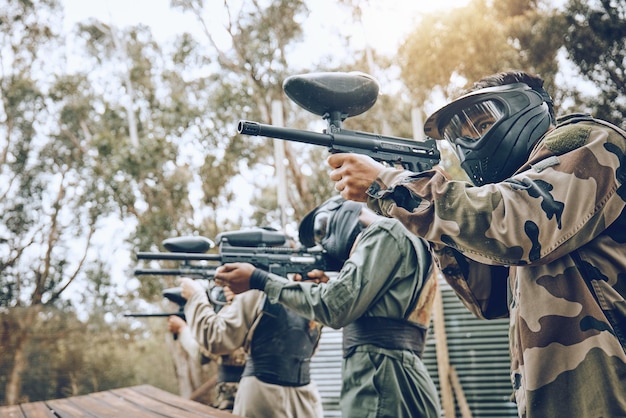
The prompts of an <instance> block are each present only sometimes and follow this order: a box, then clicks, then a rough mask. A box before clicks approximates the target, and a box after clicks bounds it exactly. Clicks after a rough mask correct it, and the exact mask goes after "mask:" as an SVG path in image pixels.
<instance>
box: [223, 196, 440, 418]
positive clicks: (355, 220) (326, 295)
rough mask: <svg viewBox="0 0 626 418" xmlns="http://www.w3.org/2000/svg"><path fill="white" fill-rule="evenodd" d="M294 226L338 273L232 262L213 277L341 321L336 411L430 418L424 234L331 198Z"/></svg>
mask: <svg viewBox="0 0 626 418" xmlns="http://www.w3.org/2000/svg"><path fill="white" fill-rule="evenodd" d="M299 233H300V241H301V243H302V244H304V245H305V246H307V247H313V246H316V245H321V246H322V247H323V248H324V249H325V250H326V255H327V258H328V270H329V271H340V272H339V274H338V276H337V277H333V278H332V279H330V280H328V278H327V277H325V274H324V272H320V271H319V270H316V271H313V272H311V273H309V278H313V279H317V280H314V282H311V281H302V282H298V281H291V280H288V279H286V278H283V277H280V276H277V275H275V274H269V273H267V272H265V271H263V270H260V269H256V268H255V267H254V266H253V265H251V264H248V263H232V264H225V265H224V266H222V267H220V268H218V269H217V271H216V275H215V278H216V280H217V281H220V280H222V281H224V282H225V283H227V284H228V285H229V286H230V287H231V289H232V290H233V291H234V292H235V293H239V292H244V293H242V294H243V295H245V294H247V293H249V292H245V291H246V290H248V289H250V288H252V289H261V290H263V291H264V292H265V293H266V294H267V295H268V298H269V299H270V301H271V302H273V303H276V302H278V303H280V304H282V305H284V306H285V307H287V308H289V309H290V310H292V311H294V312H297V313H299V314H300V315H302V316H305V317H307V318H312V319H314V320H316V321H318V322H320V323H322V324H323V325H327V326H330V327H332V328H336V329H338V328H341V327H343V356H344V360H343V364H342V376H343V377H342V380H343V382H342V389H341V400H340V404H341V411H342V417H344V418H351V417H354V418H362V417H395V418H402V417H407V418H408V417H432V418H435V417H439V416H440V407H439V399H438V394H437V390H436V388H435V385H434V383H433V381H432V380H431V378H430V376H429V374H428V371H427V370H426V368H425V366H424V364H423V363H422V360H421V359H420V355H421V354H422V352H423V349H424V343H425V341H426V335H427V331H428V327H429V323H430V318H431V312H432V303H433V301H434V296H435V290H436V283H437V282H436V278H435V276H434V275H433V274H431V273H432V268H431V266H432V261H431V256H430V254H429V252H428V245H427V244H426V242H425V241H423V240H422V239H419V238H417V237H415V236H414V235H413V234H411V233H409V232H408V231H407V230H406V229H405V228H404V227H403V226H402V224H401V223H400V222H398V221H396V220H395V219H389V218H384V217H379V216H376V215H375V214H374V213H373V212H372V211H370V210H369V209H367V208H366V207H365V206H364V205H363V204H361V203H356V202H351V201H345V200H344V199H342V198H341V197H339V196H337V197H334V198H331V199H330V200H328V201H326V202H324V203H323V204H322V205H320V206H318V207H317V208H315V209H314V210H313V211H311V212H310V213H309V214H307V216H306V217H305V218H304V219H303V221H302V223H301V225H300V228H299ZM252 292H257V290H252Z"/></svg>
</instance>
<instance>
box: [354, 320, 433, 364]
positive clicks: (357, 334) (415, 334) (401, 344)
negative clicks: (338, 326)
mask: <svg viewBox="0 0 626 418" xmlns="http://www.w3.org/2000/svg"><path fill="white" fill-rule="evenodd" d="M426 331H427V330H426V329H425V328H422V327H420V326H419V325H417V324H414V323H412V322H409V321H407V320H404V319H394V318H383V317H374V316H369V317H361V318H359V319H357V320H356V321H354V322H352V323H351V324H348V325H346V326H345V327H344V328H343V353H344V357H345V356H347V355H349V354H350V353H351V352H352V350H353V349H354V348H355V347H357V346H360V345H363V344H371V345H375V346H376V347H380V348H386V349H389V350H411V351H415V352H416V353H417V355H419V356H420V357H421V355H422V353H423V352H424V345H425V343H426Z"/></svg>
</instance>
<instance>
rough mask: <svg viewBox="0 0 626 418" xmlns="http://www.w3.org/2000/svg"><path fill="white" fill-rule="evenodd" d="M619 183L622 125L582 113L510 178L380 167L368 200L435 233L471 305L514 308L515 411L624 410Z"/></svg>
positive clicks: (600, 413)
mask: <svg viewBox="0 0 626 418" xmlns="http://www.w3.org/2000/svg"><path fill="white" fill-rule="evenodd" d="M579 116H581V115H579ZM625 183H626V133H625V132H623V131H621V130H619V129H618V128H616V127H614V126H612V125H608V124H606V123H603V122H601V121H596V120H592V119H591V118H590V117H579V118H578V119H577V118H570V119H569V120H568V121H567V122H566V123H565V124H561V125H559V126H558V127H557V128H556V129H554V130H551V131H549V132H548V133H547V134H546V135H545V136H544V137H543V138H542V139H541V140H540V141H539V143H538V144H537V145H536V147H535V149H534V150H533V153H532V154H531V156H530V158H529V161H528V162H527V163H526V164H525V165H524V167H522V168H521V169H520V170H519V171H518V172H517V173H516V174H515V175H514V176H512V178H510V179H508V180H506V181H503V182H501V183H497V184H489V185H485V186H482V187H475V186H473V185H471V184H469V183H467V182H461V181H453V180H450V179H449V178H448V177H447V176H446V174H445V173H444V172H443V171H441V170H439V169H436V170H432V171H428V172H423V173H419V174H413V173H407V172H402V171H400V170H395V169H392V168H386V169H384V170H383V171H382V172H381V174H380V176H379V178H378V179H377V180H376V181H375V182H374V183H373V184H372V185H371V187H370V189H369V190H368V194H369V197H368V204H369V206H370V207H371V208H372V209H374V210H376V211H377V212H379V213H381V214H384V215H386V216H392V217H395V218H397V219H399V220H401V221H402V222H403V223H404V224H405V225H406V226H407V227H408V228H409V229H410V230H411V231H412V232H414V233H415V234H417V235H419V236H421V237H424V238H425V239H427V240H428V241H429V242H431V247H432V250H433V253H434V255H435V258H436V261H437V263H438V265H439V268H440V269H441V271H442V272H443V273H444V276H445V278H446V280H447V281H448V282H449V283H450V285H451V286H452V287H453V288H454V289H455V291H456V292H457V294H458V295H459V297H460V299H461V300H462V301H463V302H464V303H465V305H466V306H467V307H468V308H469V309H470V310H471V311H472V312H473V313H474V314H475V315H476V316H478V317H482V318H487V319H489V318H497V317H504V316H507V315H508V316H509V317H510V335H509V337H510V355H511V379H512V384H513V387H514V391H515V400H516V402H517V405H518V411H519V415H520V416H521V417H574V416H584V417H625V416H626V354H625V351H624V347H623V344H625V336H626V302H625V297H626V184H625ZM620 340H621V341H620Z"/></svg>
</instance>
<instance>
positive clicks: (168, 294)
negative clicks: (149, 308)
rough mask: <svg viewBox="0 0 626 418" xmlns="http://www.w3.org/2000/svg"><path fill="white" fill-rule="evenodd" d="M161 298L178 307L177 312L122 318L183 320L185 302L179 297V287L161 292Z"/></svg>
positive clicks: (135, 314)
mask: <svg viewBox="0 0 626 418" xmlns="http://www.w3.org/2000/svg"><path fill="white" fill-rule="evenodd" d="M163 297H164V298H166V299H168V300H169V301H170V302H174V303H175V304H177V305H178V312H157V313H127V314H124V316H127V317H133V318H162V317H168V316H172V315H173V316H177V317H179V318H182V319H183V320H184V319H185V303H187V300H186V299H185V298H184V297H182V295H181V288H180V287H172V288H170V289H165V290H164V291H163Z"/></svg>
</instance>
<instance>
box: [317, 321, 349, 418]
mask: <svg viewBox="0 0 626 418" xmlns="http://www.w3.org/2000/svg"><path fill="white" fill-rule="evenodd" d="M341 338H342V334H341V330H340V329H339V330H336V329H332V328H328V327H324V328H323V330H322V337H321V338H320V344H319V348H318V350H317V353H315V355H314V356H313V359H311V378H312V379H313V380H314V381H315V383H316V384H317V387H318V389H319V391H320V395H321V396H322V402H323V404H324V417H325V418H330V417H341V411H340V409H339V394H340V393H341Z"/></svg>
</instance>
